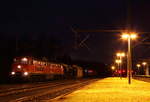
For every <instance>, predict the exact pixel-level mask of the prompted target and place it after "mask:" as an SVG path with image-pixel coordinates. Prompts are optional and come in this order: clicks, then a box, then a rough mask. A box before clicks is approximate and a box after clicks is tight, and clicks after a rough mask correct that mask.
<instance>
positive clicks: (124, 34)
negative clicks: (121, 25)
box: [122, 32, 137, 39]
mask: <svg viewBox="0 0 150 102" xmlns="http://www.w3.org/2000/svg"><path fill="white" fill-rule="evenodd" d="M128 38H131V39H136V38H137V34H136V33H134V32H132V33H129V34H128V33H123V34H122V39H128Z"/></svg>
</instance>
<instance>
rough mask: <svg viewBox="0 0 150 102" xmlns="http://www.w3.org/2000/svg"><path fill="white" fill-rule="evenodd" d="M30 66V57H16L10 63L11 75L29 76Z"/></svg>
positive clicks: (16, 76)
mask: <svg viewBox="0 0 150 102" xmlns="http://www.w3.org/2000/svg"><path fill="white" fill-rule="evenodd" d="M29 67H30V59H29V58H27V57H17V58H15V59H14V62H13V64H12V72H11V76H12V77H15V78H21V77H27V76H29V72H28V68H29Z"/></svg>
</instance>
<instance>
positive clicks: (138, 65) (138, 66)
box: [136, 64, 141, 75]
mask: <svg viewBox="0 0 150 102" xmlns="http://www.w3.org/2000/svg"><path fill="white" fill-rule="evenodd" d="M136 66H137V68H138V74H139V75H140V67H141V65H140V64H137V65H136Z"/></svg>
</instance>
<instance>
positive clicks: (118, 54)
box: [117, 52, 125, 57]
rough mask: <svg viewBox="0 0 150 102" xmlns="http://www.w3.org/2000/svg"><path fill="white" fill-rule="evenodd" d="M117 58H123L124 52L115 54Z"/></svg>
mask: <svg viewBox="0 0 150 102" xmlns="http://www.w3.org/2000/svg"><path fill="white" fill-rule="evenodd" d="M117 56H118V57H124V56H125V53H124V52H121V53H117Z"/></svg>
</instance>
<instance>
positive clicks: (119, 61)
mask: <svg viewBox="0 0 150 102" xmlns="http://www.w3.org/2000/svg"><path fill="white" fill-rule="evenodd" d="M121 62H122V61H121V60H120V59H116V63H117V65H118V71H119V64H121Z"/></svg>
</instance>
